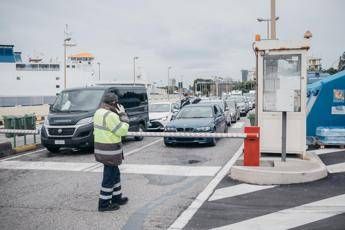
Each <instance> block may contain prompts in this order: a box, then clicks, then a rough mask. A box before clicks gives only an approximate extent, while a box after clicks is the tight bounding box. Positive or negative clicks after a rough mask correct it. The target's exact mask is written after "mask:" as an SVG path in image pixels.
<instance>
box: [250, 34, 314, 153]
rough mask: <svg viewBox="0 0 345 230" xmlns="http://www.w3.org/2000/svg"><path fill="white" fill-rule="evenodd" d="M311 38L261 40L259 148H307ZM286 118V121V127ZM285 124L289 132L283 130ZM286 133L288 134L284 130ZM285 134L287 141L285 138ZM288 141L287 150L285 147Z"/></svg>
mask: <svg viewBox="0 0 345 230" xmlns="http://www.w3.org/2000/svg"><path fill="white" fill-rule="evenodd" d="M308 49H309V41H308V40H307V39H305V40H304V41H301V42H288V41H280V40H262V41H256V42H255V43H254V50H255V53H256V56H257V71H258V73H257V78H258V79H257V84H258V86H257V87H258V88H257V111H256V114H257V124H258V126H259V127H260V129H261V134H260V146H261V147H260V151H261V152H266V153H278V154H281V153H283V154H285V152H286V153H287V154H301V155H304V154H305V151H306V148H307V147H306V85H307V52H308ZM283 120H285V121H286V123H285V125H286V126H285V127H284V125H283V123H284V122H283ZM285 128H286V132H283V131H284V130H285ZM284 133H285V134H284ZM284 135H286V142H285V141H282V140H283V138H284ZM284 143H285V144H286V145H285V149H286V151H284V150H282V145H283V144H284Z"/></svg>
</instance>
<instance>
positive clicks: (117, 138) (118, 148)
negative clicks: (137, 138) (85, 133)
mask: <svg viewBox="0 0 345 230" xmlns="http://www.w3.org/2000/svg"><path fill="white" fill-rule="evenodd" d="M93 124H94V132H93V134H94V140H95V159H96V161H98V162H101V163H103V164H106V165H111V166H116V165H120V164H121V163H122V159H123V151H122V143H121V137H123V136H126V135H127V132H128V127H129V125H128V124H127V123H125V122H122V121H120V118H119V116H118V115H117V114H116V113H114V112H112V111H110V110H107V109H103V108H100V109H98V110H97V111H96V113H95V115H94V117H93Z"/></svg>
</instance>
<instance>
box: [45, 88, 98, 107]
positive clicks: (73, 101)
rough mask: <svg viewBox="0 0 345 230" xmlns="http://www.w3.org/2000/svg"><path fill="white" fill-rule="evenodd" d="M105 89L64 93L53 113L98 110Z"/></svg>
mask: <svg viewBox="0 0 345 230" xmlns="http://www.w3.org/2000/svg"><path fill="white" fill-rule="evenodd" d="M103 94H104V89H99V90H95V89H81V90H80V89H79V90H69V91H62V92H61V93H60V94H59V95H58V97H57V99H56V101H55V103H54V105H53V107H52V112H87V111H92V110H95V109H97V108H98V106H99V105H100V103H101V100H102V96H103Z"/></svg>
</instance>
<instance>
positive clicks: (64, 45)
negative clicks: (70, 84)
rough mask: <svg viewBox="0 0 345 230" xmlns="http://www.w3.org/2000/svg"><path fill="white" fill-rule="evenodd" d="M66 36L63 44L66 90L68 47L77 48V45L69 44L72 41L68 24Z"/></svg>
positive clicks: (65, 83) (65, 84)
mask: <svg viewBox="0 0 345 230" xmlns="http://www.w3.org/2000/svg"><path fill="white" fill-rule="evenodd" d="M64 35H65V38H64V42H63V47H64V50H63V51H64V53H63V60H64V62H63V64H64V68H63V70H64V89H66V87H67V76H66V75H67V74H66V72H67V71H66V59H67V47H72V46H76V44H72V43H69V42H70V41H71V39H72V38H71V37H70V35H69V32H68V24H66V28H65V31H64Z"/></svg>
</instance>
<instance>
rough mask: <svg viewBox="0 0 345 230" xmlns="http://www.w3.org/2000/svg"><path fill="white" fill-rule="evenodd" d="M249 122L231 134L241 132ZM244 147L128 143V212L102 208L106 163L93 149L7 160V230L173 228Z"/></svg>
mask: <svg viewBox="0 0 345 230" xmlns="http://www.w3.org/2000/svg"><path fill="white" fill-rule="evenodd" d="M244 123H245V122H244V121H241V122H239V123H237V125H236V127H235V128H230V129H229V132H241V130H242V127H243V125H244ZM241 144H242V141H241V140H238V139H221V140H219V141H218V143H217V146H215V147H207V146H198V145H193V146H177V147H169V148H168V147H165V146H164V144H163V141H162V138H145V139H144V140H143V141H141V142H136V141H126V142H125V144H124V152H125V154H126V155H127V156H126V159H125V162H124V165H123V166H122V168H121V171H122V172H123V173H122V188H123V194H124V195H126V196H128V197H129V199H130V201H129V203H128V204H127V205H126V206H122V207H121V209H120V210H118V211H115V212H108V213H99V212H98V211H97V204H98V194H99V186H100V183H101V176H102V175H101V172H100V171H101V166H100V165H99V164H97V163H96V162H95V160H94V156H93V154H90V153H88V152H80V151H71V150H63V151H62V152H60V153H57V154H52V153H49V152H48V151H47V150H40V151H36V152H33V153H28V154H26V155H22V156H19V157H15V158H10V159H7V160H6V161H3V160H2V161H1V162H0V166H1V167H0V168H1V169H0V185H1V186H0V229H83V230H84V229H130V230H132V229H167V228H168V227H169V226H170V225H171V224H172V223H173V222H174V221H175V220H176V218H177V217H178V216H179V215H180V213H182V212H183V211H184V210H185V209H186V208H187V207H188V206H189V205H190V204H191V203H192V202H193V200H194V199H195V198H196V197H197V196H198V194H199V193H200V192H201V191H202V190H203V189H204V188H205V187H206V186H207V185H208V183H209V182H210V181H211V180H212V178H213V177H214V176H215V175H216V173H217V172H219V170H221V168H222V167H223V166H224V165H225V164H226V163H227V162H228V161H229V160H230V159H231V158H232V156H233V155H234V153H235V152H236V151H237V150H238V149H239V148H240V146H241Z"/></svg>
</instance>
